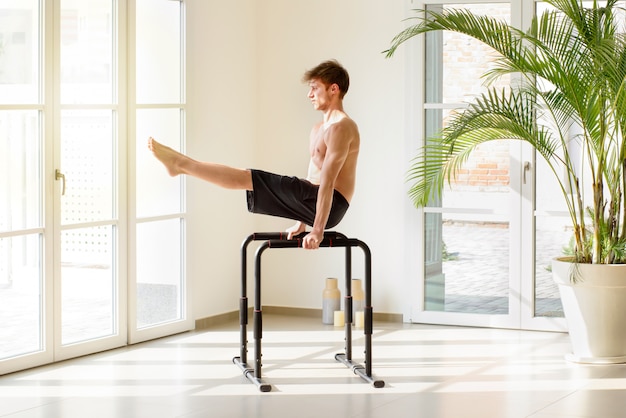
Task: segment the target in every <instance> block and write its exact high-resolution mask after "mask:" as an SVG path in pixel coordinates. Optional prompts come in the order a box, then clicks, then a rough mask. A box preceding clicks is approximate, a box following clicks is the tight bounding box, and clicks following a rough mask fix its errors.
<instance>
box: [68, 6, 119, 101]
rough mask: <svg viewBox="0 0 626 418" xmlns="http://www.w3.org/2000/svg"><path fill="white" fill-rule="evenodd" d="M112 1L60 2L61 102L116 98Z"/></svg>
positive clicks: (110, 99)
mask: <svg viewBox="0 0 626 418" xmlns="http://www.w3.org/2000/svg"><path fill="white" fill-rule="evenodd" d="M113 75H114V67H113V1H112V0H90V1H84V0H62V1H61V103H64V104H73V103H111V102H112V100H113V97H114V96H113Z"/></svg>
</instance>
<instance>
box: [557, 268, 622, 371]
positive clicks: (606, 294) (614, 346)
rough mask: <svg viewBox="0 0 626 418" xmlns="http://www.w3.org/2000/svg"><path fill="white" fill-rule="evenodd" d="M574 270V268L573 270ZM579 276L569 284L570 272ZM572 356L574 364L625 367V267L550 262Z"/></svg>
mask: <svg viewBox="0 0 626 418" xmlns="http://www.w3.org/2000/svg"><path fill="white" fill-rule="evenodd" d="M574 266H575V267H574ZM574 268H577V269H578V273H579V275H578V276H577V277H578V279H577V281H576V283H574V282H573V281H572V280H571V277H572V271H573V270H572V269H574ZM552 276H553V278H554V281H555V282H556V283H557V284H558V286H559V292H560V293H561V302H562V304H563V311H564V313H565V318H566V320H567V325H568V330H569V336H570V340H571V343H572V353H571V354H568V355H566V358H567V359H568V360H570V361H574V362H578V363H595V364H612V363H626V264H576V265H575V264H573V263H570V262H565V261H561V260H559V259H554V260H552Z"/></svg>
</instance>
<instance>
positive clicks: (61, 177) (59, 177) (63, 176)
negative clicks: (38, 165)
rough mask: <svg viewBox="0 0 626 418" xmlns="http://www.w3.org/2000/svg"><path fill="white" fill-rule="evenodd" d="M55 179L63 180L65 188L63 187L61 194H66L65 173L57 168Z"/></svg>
mask: <svg viewBox="0 0 626 418" xmlns="http://www.w3.org/2000/svg"><path fill="white" fill-rule="evenodd" d="M54 179H55V180H63V188H62V189H61V196H64V195H65V174H63V173H61V170H59V169H58V168H57V169H56V171H55V172H54Z"/></svg>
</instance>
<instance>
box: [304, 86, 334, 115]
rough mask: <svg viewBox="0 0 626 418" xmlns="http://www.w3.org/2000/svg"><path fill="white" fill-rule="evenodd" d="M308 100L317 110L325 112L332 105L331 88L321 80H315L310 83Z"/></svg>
mask: <svg viewBox="0 0 626 418" xmlns="http://www.w3.org/2000/svg"><path fill="white" fill-rule="evenodd" d="M308 98H309V99H310V100H311V103H312V104H313V108H314V109H315V110H322V111H323V110H325V109H326V108H327V107H328V105H329V104H330V87H328V86H326V85H325V84H324V83H322V82H321V81H320V80H317V79H313V80H311V81H310V82H309V94H308Z"/></svg>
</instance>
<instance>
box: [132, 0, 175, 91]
mask: <svg viewBox="0 0 626 418" xmlns="http://www.w3.org/2000/svg"><path fill="white" fill-rule="evenodd" d="M180 8H181V2H178V1H171V0H137V57H136V66H137V103H180V101H181V100H182V98H181V75H182V71H181V65H180V63H181V27H180V13H181V10H180Z"/></svg>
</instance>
